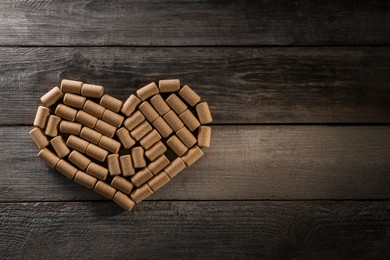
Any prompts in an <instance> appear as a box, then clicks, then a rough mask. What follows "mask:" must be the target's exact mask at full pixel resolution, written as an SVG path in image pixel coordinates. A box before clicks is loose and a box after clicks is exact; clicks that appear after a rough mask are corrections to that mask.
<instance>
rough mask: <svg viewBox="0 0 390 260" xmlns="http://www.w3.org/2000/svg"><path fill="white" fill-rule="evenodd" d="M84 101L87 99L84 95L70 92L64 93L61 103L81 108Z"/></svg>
mask: <svg viewBox="0 0 390 260" xmlns="http://www.w3.org/2000/svg"><path fill="white" fill-rule="evenodd" d="M85 101H87V99H86V98H85V97H82V96H79V95H75V94H72V93H66V94H65V95H64V99H63V103H64V104H65V105H67V106H70V107H74V108H78V109H82V108H83V107H84V104H85Z"/></svg>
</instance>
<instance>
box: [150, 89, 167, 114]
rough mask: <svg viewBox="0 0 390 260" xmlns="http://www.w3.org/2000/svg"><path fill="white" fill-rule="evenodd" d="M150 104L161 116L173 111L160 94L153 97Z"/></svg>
mask: <svg viewBox="0 0 390 260" xmlns="http://www.w3.org/2000/svg"><path fill="white" fill-rule="evenodd" d="M150 104H152V106H153V107H154V109H156V111H157V113H158V114H159V115H160V116H163V115H165V114H166V113H168V111H169V110H171V109H170V108H169V106H168V104H167V102H165V100H164V99H163V98H162V97H161V95H160V94H158V95H155V96H154V97H152V98H151V99H150Z"/></svg>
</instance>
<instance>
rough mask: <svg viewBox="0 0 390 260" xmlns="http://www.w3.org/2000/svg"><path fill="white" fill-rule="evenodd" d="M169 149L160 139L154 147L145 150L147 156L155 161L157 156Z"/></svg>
mask: <svg viewBox="0 0 390 260" xmlns="http://www.w3.org/2000/svg"><path fill="white" fill-rule="evenodd" d="M166 151H167V147H166V146H165V145H164V144H163V143H162V142H161V141H158V142H157V143H155V144H154V145H153V146H152V147H150V148H149V149H148V150H146V151H145V156H146V157H147V158H148V159H149V160H150V161H154V160H155V159H156V158H157V157H159V156H160V155H161V154H163V153H165V152H166Z"/></svg>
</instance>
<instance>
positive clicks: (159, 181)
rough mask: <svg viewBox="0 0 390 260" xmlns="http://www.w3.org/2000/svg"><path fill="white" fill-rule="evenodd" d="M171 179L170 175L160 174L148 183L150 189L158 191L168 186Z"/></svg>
mask: <svg viewBox="0 0 390 260" xmlns="http://www.w3.org/2000/svg"><path fill="white" fill-rule="evenodd" d="M170 180H171V179H170V178H169V177H168V175H167V174H166V173H165V172H160V173H159V174H157V175H156V176H154V177H153V178H152V179H150V180H149V181H148V185H149V187H150V188H151V189H152V190H153V191H154V192H156V191H158V190H159V189H160V188H161V187H162V186H164V185H165V184H167V183H168V182H169V181H170Z"/></svg>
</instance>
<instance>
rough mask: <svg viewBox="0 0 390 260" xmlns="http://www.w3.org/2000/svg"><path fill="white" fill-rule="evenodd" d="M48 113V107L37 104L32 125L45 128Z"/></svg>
mask: <svg viewBox="0 0 390 260" xmlns="http://www.w3.org/2000/svg"><path fill="white" fill-rule="evenodd" d="M49 115H50V109H48V108H47V107H43V106H39V107H38V110H37V114H36V115H35V120H34V126H36V127H39V128H41V129H43V128H45V127H46V122H47V119H48V118H49Z"/></svg>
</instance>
